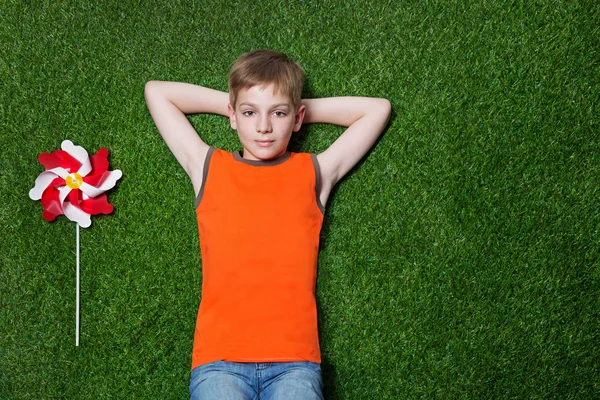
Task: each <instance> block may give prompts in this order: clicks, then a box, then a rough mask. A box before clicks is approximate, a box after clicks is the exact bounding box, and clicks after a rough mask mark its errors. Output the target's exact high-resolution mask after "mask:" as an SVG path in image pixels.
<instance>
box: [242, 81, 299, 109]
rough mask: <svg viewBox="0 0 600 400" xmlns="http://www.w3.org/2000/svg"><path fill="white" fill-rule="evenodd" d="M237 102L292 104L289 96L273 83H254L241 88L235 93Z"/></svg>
mask: <svg viewBox="0 0 600 400" xmlns="http://www.w3.org/2000/svg"><path fill="white" fill-rule="evenodd" d="M237 103H238V104H240V105H241V104H244V103H248V104H263V103H268V104H280V105H283V104H285V105H288V106H290V107H291V106H292V105H293V102H292V99H291V97H290V96H287V95H285V94H283V92H282V91H281V90H279V91H278V90H276V89H275V85H274V84H272V83H271V84H268V85H255V86H250V87H247V88H243V89H241V90H240V91H239V93H238V95H237Z"/></svg>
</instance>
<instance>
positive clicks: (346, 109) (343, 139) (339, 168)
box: [303, 97, 391, 204]
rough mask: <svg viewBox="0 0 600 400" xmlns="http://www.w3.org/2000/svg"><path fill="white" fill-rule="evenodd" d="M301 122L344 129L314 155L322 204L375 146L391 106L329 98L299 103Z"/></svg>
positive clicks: (369, 100)
mask: <svg viewBox="0 0 600 400" xmlns="http://www.w3.org/2000/svg"><path fill="white" fill-rule="evenodd" d="M303 104H304V105H305V106H306V114H305V116H304V122H305V123H328V124H335V125H341V126H347V127H348V129H346V131H345V132H344V133H343V134H342V135H341V136H340V137H339V138H338V139H337V140H336V141H335V142H334V143H333V144H332V145H331V146H330V147H329V148H328V149H327V150H325V151H324V152H323V153H321V154H319V155H318V156H317V160H318V161H319V167H320V169H321V181H322V185H321V202H322V204H325V202H326V201H327V198H328V197H329V193H330V191H331V189H332V188H333V186H335V184H336V183H337V182H338V181H339V180H340V179H342V178H343V177H344V175H346V174H347V173H348V172H349V171H350V170H351V169H352V167H354V166H355V165H356V164H357V163H358V162H359V161H360V159H361V158H363V156H364V155H365V154H366V153H367V152H368V151H369V149H370V148H371V147H372V146H373V145H374V144H375V141H376V140H377V138H378V137H379V135H380V134H381V132H383V129H384V128H385V126H386V125H387V122H388V119H389V116H390V113H391V105H390V102H389V101H388V100H386V99H378V98H371V97H332V98H324V99H307V100H303Z"/></svg>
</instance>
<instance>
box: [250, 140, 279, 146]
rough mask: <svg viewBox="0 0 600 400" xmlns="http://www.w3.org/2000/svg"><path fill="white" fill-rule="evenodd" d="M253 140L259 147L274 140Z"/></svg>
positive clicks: (267, 144)
mask: <svg viewBox="0 0 600 400" xmlns="http://www.w3.org/2000/svg"><path fill="white" fill-rule="evenodd" d="M254 142H255V143H256V144H257V145H258V146H260V147H269V146H270V145H272V144H273V142H274V140H255V141H254Z"/></svg>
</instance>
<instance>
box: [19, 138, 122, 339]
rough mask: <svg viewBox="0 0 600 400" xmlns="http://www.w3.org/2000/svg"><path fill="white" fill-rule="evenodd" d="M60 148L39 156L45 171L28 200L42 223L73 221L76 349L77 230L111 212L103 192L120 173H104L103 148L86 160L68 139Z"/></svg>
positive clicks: (77, 293) (77, 292)
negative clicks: (39, 210) (38, 206)
mask: <svg viewBox="0 0 600 400" xmlns="http://www.w3.org/2000/svg"><path fill="white" fill-rule="evenodd" d="M60 147H61V148H62V150H55V151H53V152H52V153H50V154H48V153H41V154H40V155H39V157H38V161H39V162H40V164H42V165H43V166H44V167H45V168H46V170H45V171H44V172H42V173H41V174H40V175H39V176H38V177H37V179H36V180H35V186H34V187H33V189H31V190H30V191H29V197H30V198H31V199H32V200H41V201H42V205H43V206H44V212H43V214H42V215H43V217H44V219H45V220H46V221H53V220H54V219H55V218H56V217H57V216H59V215H61V214H64V215H65V216H66V217H67V218H69V219H70V220H71V221H74V222H77V225H76V232H77V236H76V238H77V239H76V247H77V252H76V254H77V258H76V259H77V268H76V274H77V278H76V279H77V281H76V282H77V286H76V311H75V346H79V293H80V284H79V280H80V278H79V227H80V226H81V227H82V228H87V227H89V226H90V225H91V224H92V219H91V216H92V215H95V214H110V213H111V212H112V210H113V206H112V205H110V204H109V202H108V200H107V199H106V195H105V194H104V192H105V191H107V190H108V189H112V188H113V187H114V186H115V184H116V183H117V180H119V178H121V176H122V175H123V173H122V172H121V171H119V170H118V169H116V170H114V171H109V170H108V150H106V149H104V148H102V149H100V150H98V152H97V153H96V155H94V156H92V157H89V156H88V153H87V151H85V149H84V148H83V147H81V146H75V145H74V144H73V142H71V141H70V140H65V141H63V142H62V143H61V146H60Z"/></svg>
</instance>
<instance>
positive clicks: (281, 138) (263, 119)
mask: <svg viewBox="0 0 600 400" xmlns="http://www.w3.org/2000/svg"><path fill="white" fill-rule="evenodd" d="M228 110H229V121H230V123H231V127H232V128H233V129H235V130H237V132H238V136H239V137H240V142H241V143H242V146H243V147H244V155H243V157H244V158H245V159H248V160H270V159H274V158H277V157H280V156H282V155H283V154H285V152H286V151H287V146H288V143H289V141H290V138H291V136H292V132H297V131H298V130H299V129H300V126H302V119H303V118H304V111H305V107H304V106H303V105H301V106H300V107H299V108H298V110H297V111H296V110H294V106H293V104H292V101H291V99H290V98H289V97H288V96H285V95H283V94H281V93H277V94H275V93H274V91H273V85H272V84H271V85H268V86H252V87H251V88H249V89H242V90H240V92H239V93H238V95H237V99H236V105H235V110H234V109H233V107H232V106H231V104H230V105H229V107H228Z"/></svg>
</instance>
